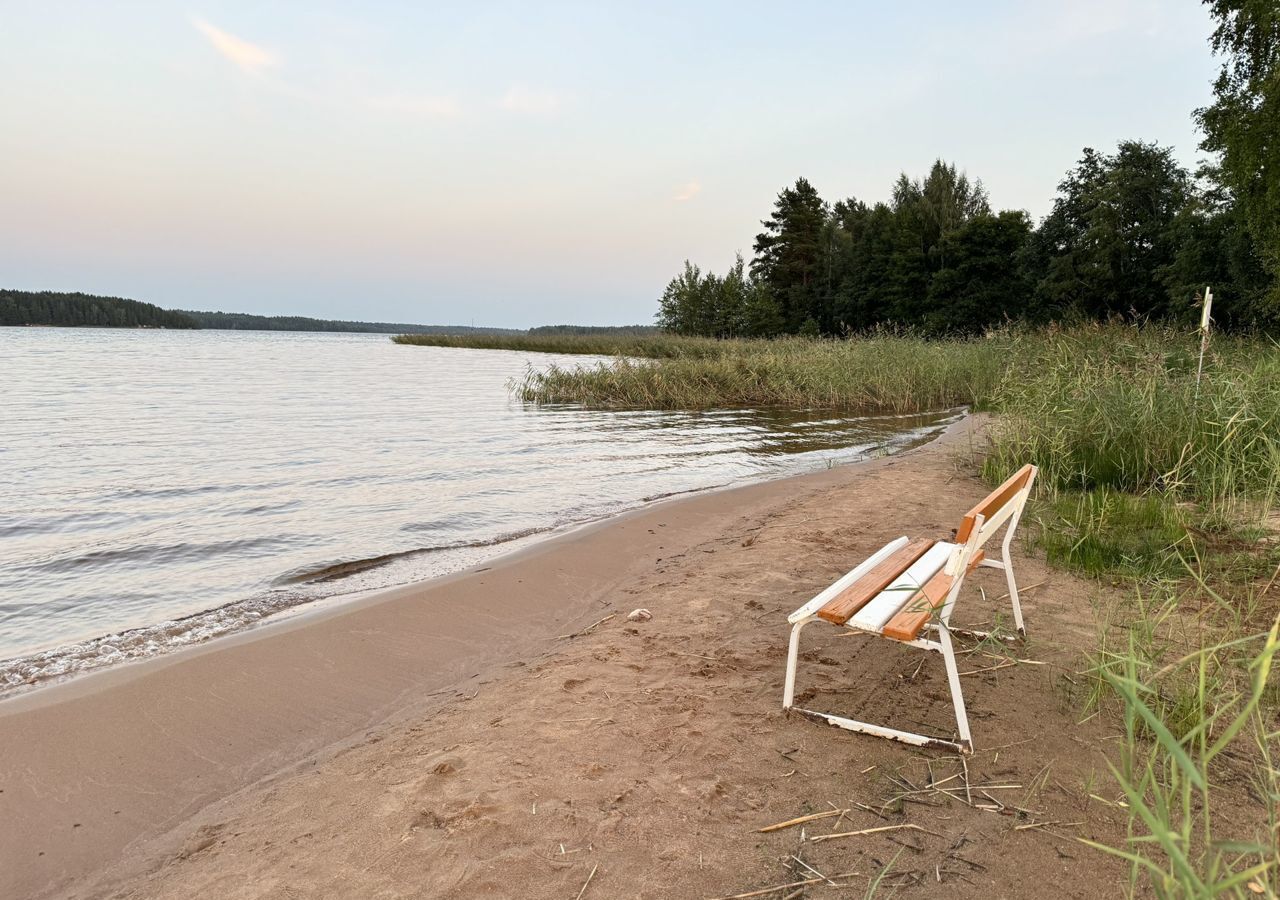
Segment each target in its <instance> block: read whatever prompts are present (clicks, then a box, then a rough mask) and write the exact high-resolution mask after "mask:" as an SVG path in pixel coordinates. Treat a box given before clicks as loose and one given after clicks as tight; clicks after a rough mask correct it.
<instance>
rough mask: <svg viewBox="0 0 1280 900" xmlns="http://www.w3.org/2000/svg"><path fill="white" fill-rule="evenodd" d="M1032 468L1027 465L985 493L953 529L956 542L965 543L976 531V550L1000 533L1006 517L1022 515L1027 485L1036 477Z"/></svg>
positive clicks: (1030, 465) (1027, 491)
mask: <svg viewBox="0 0 1280 900" xmlns="http://www.w3.org/2000/svg"><path fill="white" fill-rule="evenodd" d="M1036 471H1037V470H1036V467H1035V466H1033V465H1032V464H1031V463H1027V464H1026V465H1025V466H1023V467H1022V468H1021V469H1019V470H1018V471H1016V472H1014V473H1013V475H1011V476H1010V477H1009V479H1008V480H1007V481H1006V482H1005V483H1004V484H1002V485H1000V487H998V488H996V489H995V490H994V491H992V492H991V493H990V494H987V496H986V497H984V498H983V499H982V500H981V501H980V502H979V503H978V505H977V506H975V507H974V508H973V509H971V510H969V511H968V512H967V513H965V514H964V518H963V519H962V520H961V521H960V527H959V528H958V529H956V543H957V544H967V543H968V542H969V539H970V538H971V537H972V536H973V532H974V529H975V528H977V529H978V541H977V544H976V545H975V546H974V549H975V550H977V549H978V548H980V547H981V546H982V545H983V544H985V543H986V542H987V541H988V540H990V539H991V536H992V535H994V534H995V533H996V532H997V531H999V530H1000V528H1001V526H1003V525H1004V523H1005V522H1007V521H1009V519H1010V518H1012V517H1013V516H1015V515H1017V514H1018V513H1020V512H1022V507H1023V506H1025V505H1026V502H1027V495H1028V494H1030V493H1031V484H1032V482H1034V481H1035V478H1036Z"/></svg>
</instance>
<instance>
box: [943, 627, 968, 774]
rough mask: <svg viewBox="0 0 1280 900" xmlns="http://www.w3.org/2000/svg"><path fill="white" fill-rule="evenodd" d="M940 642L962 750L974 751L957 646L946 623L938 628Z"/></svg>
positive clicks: (964, 751) (963, 751) (965, 751)
mask: <svg viewBox="0 0 1280 900" xmlns="http://www.w3.org/2000/svg"><path fill="white" fill-rule="evenodd" d="M938 643H939V644H941V645H942V661H943V662H944V663H945V664H946V667H947V681H948V682H949V683H950V684H951V705H952V706H953V707H954V708H955V711H956V730H957V731H959V732H960V752H962V753H972V752H973V739H972V738H971V737H970V735H969V714H968V712H967V711H966V710H965V708H964V693H963V692H962V691H961V689H960V670H959V669H958V668H957V667H956V653H955V648H954V647H952V645H951V632H950V631H948V630H947V627H946V625H945V624H944V625H943V627H942V628H939V629H938Z"/></svg>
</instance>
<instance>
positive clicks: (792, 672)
mask: <svg viewBox="0 0 1280 900" xmlns="http://www.w3.org/2000/svg"><path fill="white" fill-rule="evenodd" d="M812 621H813V620H812V619H801V620H800V621H799V622H797V623H796V624H794V625H792V626H791V641H790V643H789V644H788V645H787V678H786V682H785V683H784V685H783V688H782V708H783V709H790V708H791V704H792V703H793V702H794V701H795V698H796V666H797V664H798V662H799V657H800V632H801V630H803V629H804V626H806V625H808V624H809V623H810V622H812Z"/></svg>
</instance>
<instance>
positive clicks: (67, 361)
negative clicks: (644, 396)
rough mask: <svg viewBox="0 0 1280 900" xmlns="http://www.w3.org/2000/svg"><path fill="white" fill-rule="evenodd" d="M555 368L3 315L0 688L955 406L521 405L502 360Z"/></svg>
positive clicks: (850, 441) (341, 341)
mask: <svg viewBox="0 0 1280 900" xmlns="http://www.w3.org/2000/svg"><path fill="white" fill-rule="evenodd" d="M585 362H587V363H591V362H593V360H585ZM550 363H559V364H562V365H564V364H569V365H577V364H582V363H584V359H583V358H582V357H564V356H556V355H549V354H531V353H516V352H506V351H486V350H455V349H443V348H429V347H401V346H397V345H395V344H392V343H391V342H390V340H388V338H387V337H386V336H385V335H340V334H299V333H281V332H219V331H194V332H166V331H108V330H96V329H50V328H5V329H0V379H2V380H3V389H2V390H0V660H2V661H0V689H2V688H3V687H4V686H5V685H6V684H8V685H23V684H27V683H29V682H32V681H35V680H41V679H44V678H48V677H53V676H57V675H62V674H66V673H68V672H72V671H76V670H80V669H86V668H93V667H96V666H99V665H104V664H108V663H111V662H116V661H121V660H125V659H131V658H137V657H139V656H145V655H149V654H152V653H156V652H160V651H162V650H164V649H166V648H167V647H171V646H175V645H181V644H184V643H190V642H193V641H198V640H203V639H206V638H208V637H211V636H214V635H217V634H221V633H225V632H227V631H230V630H234V629H237V628H242V627H245V626H247V625H250V624H252V623H254V622H256V621H259V620H261V619H262V618H263V617H265V616H267V615H272V614H279V613H281V612H282V611H285V610H288V609H291V608H295V607H297V606H298V605H299V604H300V603H303V602H306V601H308V600H313V599H316V598H319V597H324V596H330V595H334V594H340V593H342V594H345V593H351V592H355V591H360V590H367V589H371V588H377V587H385V586H388V585H392V584H397V583H403V582H406V581H410V580H414V579H418V578H424V577H429V576H432V575H438V574H443V573H445V572H449V571H456V570H457V569H460V568H463V567H465V566H467V565H470V564H473V563H475V562H477V561H479V560H481V559H484V558H487V557H490V556H493V555H496V554H497V553H500V552H503V551H505V550H507V549H511V548H512V547H514V546H518V545H519V543H520V542H522V541H523V542H527V541H529V540H533V539H536V538H537V537H538V536H540V535H544V534H546V533H547V532H549V531H552V530H554V529H557V528H563V527H565V526H567V525H571V524H573V523H578V522H583V521H587V520H590V519H593V518H597V517H600V516H603V515H607V514H609V513H612V512H616V511H618V510H621V509H624V508H627V507H633V506H636V505H638V504H640V503H642V502H644V501H645V500H647V499H652V498H654V497H658V496H662V495H666V494H671V493H674V492H680V491H690V490H698V489H705V488H709V487H714V486H719V485H726V484H732V483H738V482H742V481H746V480H754V479H760V478H763V477H770V476H776V475H780V474H788V473H792V472H798V471H804V470H807V469H813V468H819V467H822V466H824V465H828V464H829V463H830V461H832V460H841V461H843V460H847V459H852V458H857V457H859V456H861V455H865V454H867V453H870V452H873V451H879V450H881V449H890V450H891V449H894V448H897V447H901V446H906V445H907V444H909V443H913V442H915V441H918V440H920V439H921V437H922V435H925V434H928V433H931V432H932V431H933V430H936V429H937V428H938V427H941V426H942V425H945V424H946V423H947V422H949V421H951V420H952V418H953V417H954V416H953V415H952V414H939V415H933V416H919V417H909V418H892V419H885V418H856V417H843V416H842V417H833V416H832V415H831V414H830V413H823V412H814V413H811V414H796V413H788V414H781V413H777V412H769V411H755V410H733V411H723V412H710V413H700V414H695V413H655V412H592V411H586V410H581V409H577V408H545V407H544V408H535V407H531V406H526V405H524V404H522V403H520V402H518V401H516V400H513V399H511V397H510V395H509V393H508V390H507V384H508V381H509V380H510V379H512V378H519V377H521V376H522V375H523V374H524V373H525V371H526V370H527V368H528V367H530V366H533V367H542V366H546V365H548V364H550Z"/></svg>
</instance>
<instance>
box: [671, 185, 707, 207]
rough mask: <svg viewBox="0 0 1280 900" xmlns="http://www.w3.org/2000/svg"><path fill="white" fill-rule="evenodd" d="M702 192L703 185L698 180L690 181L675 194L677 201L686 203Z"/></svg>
mask: <svg viewBox="0 0 1280 900" xmlns="http://www.w3.org/2000/svg"><path fill="white" fill-rule="evenodd" d="M701 193H702V185H701V184H699V183H698V182H696V181H690V182H689V183H688V184H686V185H685V186H684V187H682V188H680V192H679V193H678V194H676V196H675V201H676V202H677V203H684V202H685V201H686V200H692V199H693V198H694V197H696V196H698V195H699V194H701Z"/></svg>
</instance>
